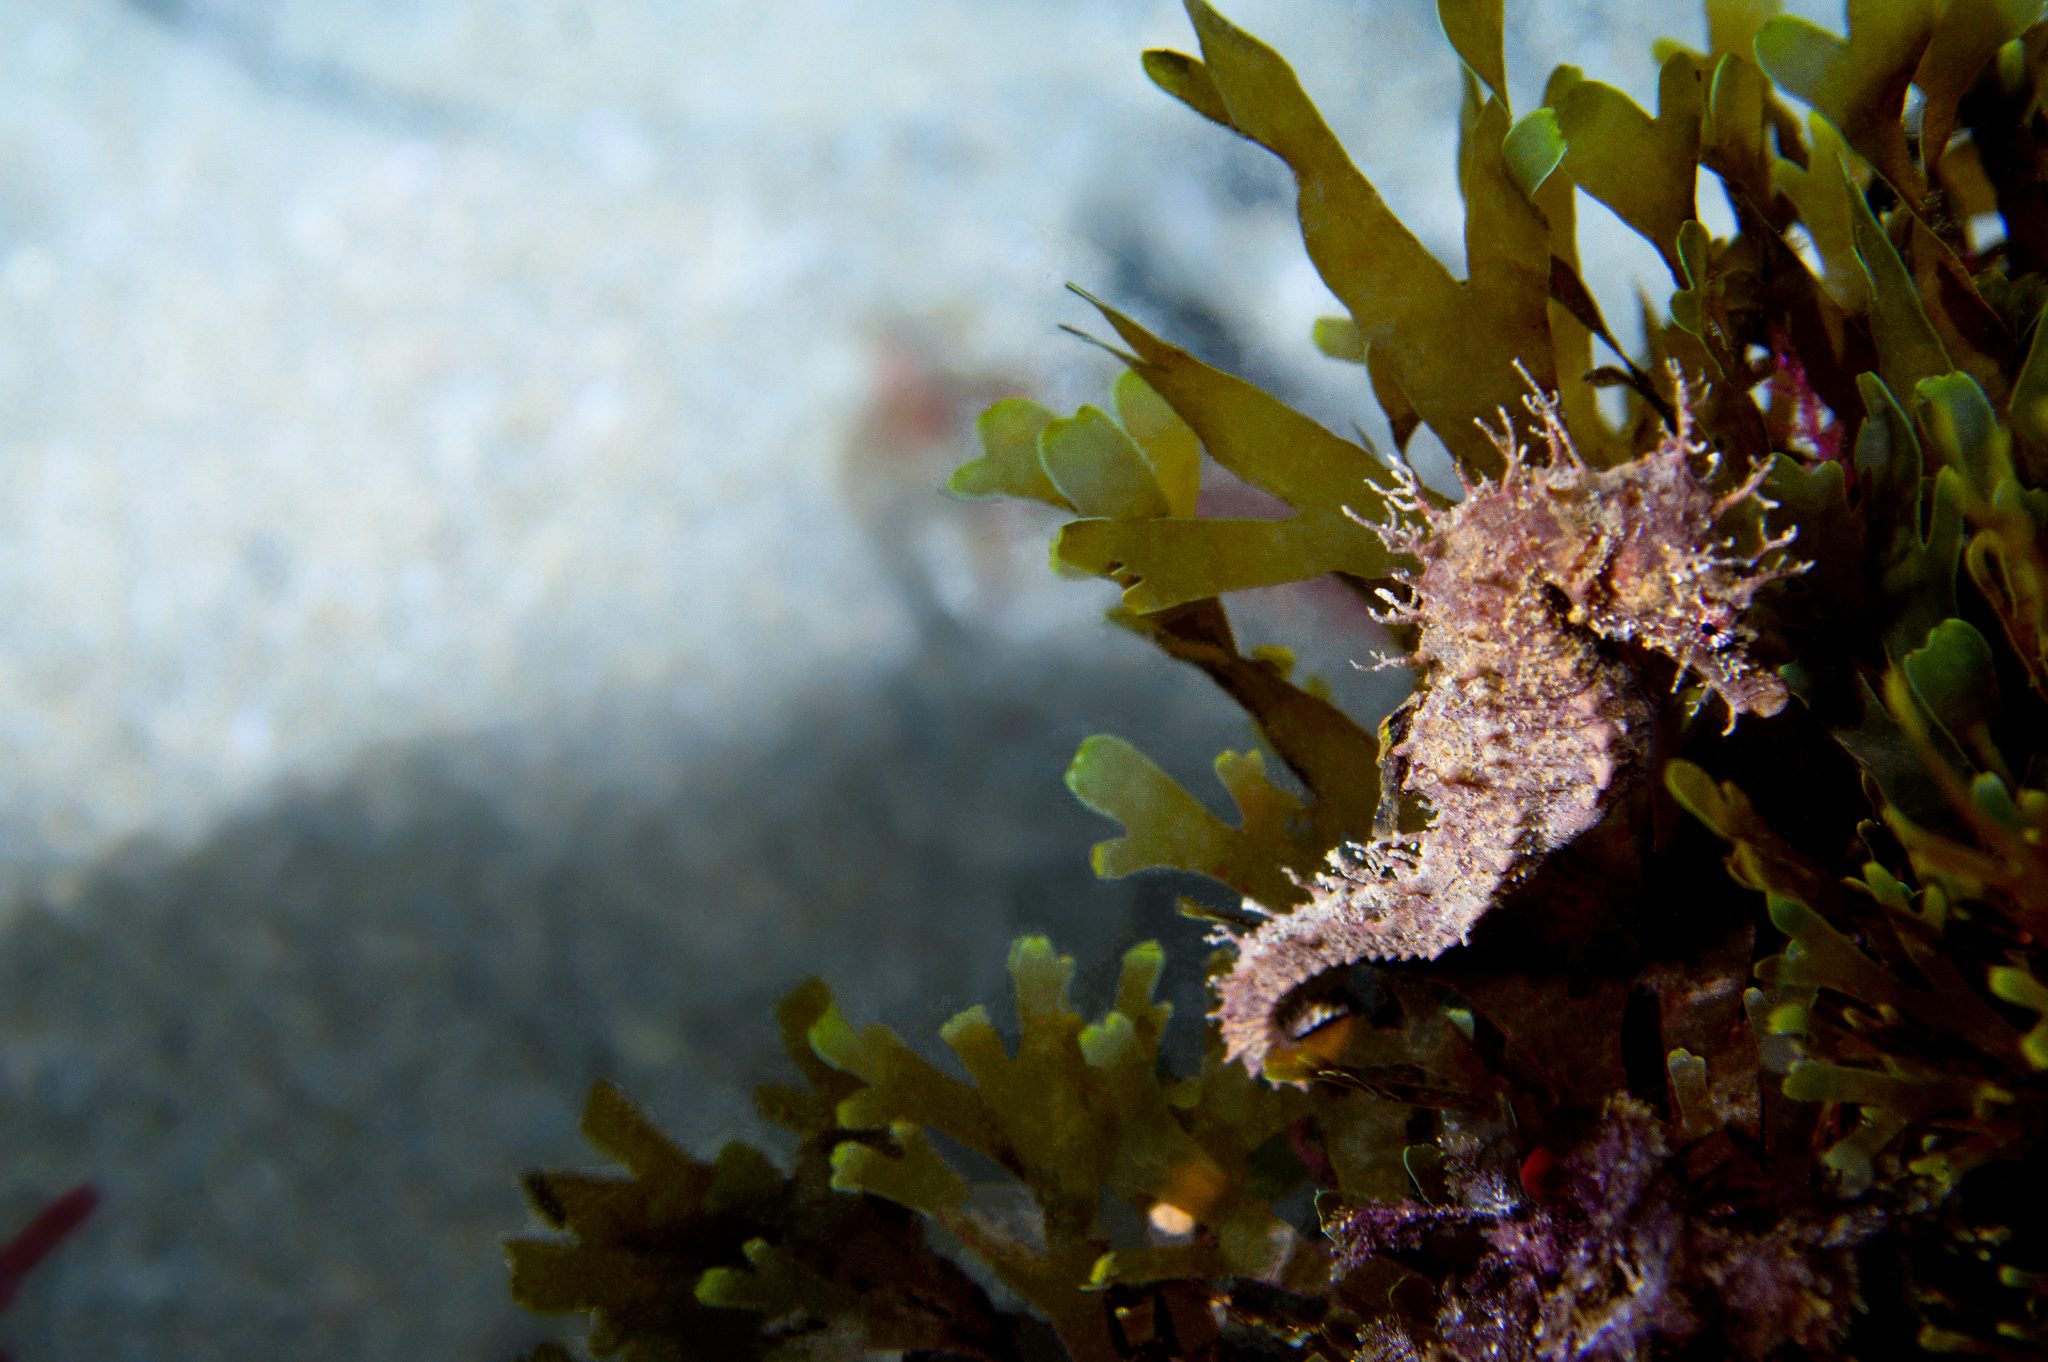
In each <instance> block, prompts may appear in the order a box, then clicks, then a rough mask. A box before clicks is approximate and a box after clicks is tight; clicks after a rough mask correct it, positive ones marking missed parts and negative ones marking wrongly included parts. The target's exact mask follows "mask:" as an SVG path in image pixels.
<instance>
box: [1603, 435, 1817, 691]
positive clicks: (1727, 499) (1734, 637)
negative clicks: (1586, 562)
mask: <svg viewBox="0 0 2048 1362" xmlns="http://www.w3.org/2000/svg"><path fill="white" fill-rule="evenodd" d="M1703 453H1704V451H1702V450H1701V449H1700V448H1699V447H1698V446H1696V445H1692V444H1690V443H1689V442H1688V441H1686V440H1685V439H1684V438H1683V436H1682V435H1674V436H1671V437H1668V438H1667V439H1666V440H1665V441H1664V442H1663V443H1662V444H1661V445H1659V446H1658V447H1657V448H1656V449H1654V450H1652V451H1651V452H1649V453H1648V454H1646V455H1644V456H1643V457H1641V458H1639V459H1636V460H1634V461H1633V462H1631V463H1628V464H1625V465H1623V466H1621V467H1620V468H1616V469H1611V470H1608V471H1606V472H1604V473H1602V474H1600V475H1598V477H1599V480H1600V481H1601V482H1602V483H1603V484H1605V485H1604V486H1602V487H1601V488H1600V490H1599V495H1598V497H1597V499H1596V500H1595V501H1593V502H1592V503H1591V504H1592V506H1596V507H1597V515H1598V519H1599V520H1600V521H1601V522H1602V524H1601V530H1602V531H1603V532H1604V533H1605V535H1606V536H1607V538H1608V540H1609V546H1610V551H1609V553H1608V554H1607V555H1606V556H1605V558H1604V561H1603V562H1602V564H1601V567H1600V570H1599V571H1598V572H1597V573H1596V574H1594V575H1592V576H1591V577H1590V578H1587V579H1582V580H1581V581H1580V582H1578V583H1575V584H1570V585H1568V586H1567V587H1566V590H1567V593H1568V594H1569V595H1572V596H1573V597H1574V600H1573V605H1574V606H1576V607H1578V608H1579V609H1580V610H1582V611H1585V612H1588V613H1590V614H1591V615H1593V616H1595V617H1596V618H1597V619H1598V620H1599V624H1597V625H1596V626H1595V627H1596V628H1597V629H1598V630H1599V632H1602V633H1605V634H1609V635H1610V636H1620V637H1623V638H1626V639H1627V640H1628V641H1630V642H1631V643H1633V644H1635V645H1636V646H1638V647H1642V648H1646V649H1649V650H1651V651H1653V652H1659V653H1663V654H1664V655H1666V656H1667V657H1670V658H1671V659H1672V660H1674V661H1676V662H1677V663H1678V665H1679V668H1680V675H1681V678H1682V677H1683V676H1685V675H1687V674H1691V675H1694V676H1697V677H1698V678H1699V679H1700V680H1701V681H1702V682H1704V683H1705V685H1706V686H1707V688H1708V689H1709V690H1711V691H1712V692H1713V693H1714V694H1716V695H1718V696H1720V697H1721V699H1722V700H1724V701H1726V702H1727V705H1728V709H1729V714H1730V719H1731V721H1732V719H1733V717H1734V716H1735V715H1738V714H1760V715H1762V714H1775V713H1777V712H1778V711H1779V710H1781V709H1783V708H1784V707H1785V701H1786V698H1787V694H1786V689H1785V683H1784V682H1783V681H1782V680H1780V679H1779V678H1778V676H1777V675H1776V673H1774V672H1772V671H1770V670H1769V669H1767V668H1765V667H1763V666H1762V665H1760V664H1759V663H1758V662H1757V661H1756V659H1755V657H1754V655H1753V654H1752V652H1751V645H1752V644H1753V643H1754V641H1755V638H1756V631H1755V629H1754V628H1752V627H1751V625H1750V623H1749V612H1750V606H1751V604H1752V603H1753V602H1754V601H1755V599H1756V596H1757V593H1758V592H1759V591H1761V590H1762V589H1763V588H1764V587H1765V586H1767V585H1768V584H1770V583H1771V582H1773V581H1776V580H1777V579H1779V578H1781V577H1786V576H1790V575H1792V574H1794V573H1797V572H1801V571H1804V565H1803V564H1796V563H1790V562H1787V561H1785V560H1784V556H1783V553H1782V550H1783V549H1784V548H1785V547H1786V546H1787V545H1788V544H1790V543H1791V541H1792V536H1791V534H1790V533H1789V532H1788V533H1786V534H1784V535H1780V536H1778V537H1775V538H1772V537H1767V536H1763V535H1762V534H1761V531H1759V530H1750V531H1747V532H1748V533H1750V534H1752V535H1755V536H1757V537H1759V538H1760V539H1761V542H1760V543H1759V544H1758V545H1757V546H1756V547H1755V548H1754V549H1753V550H1749V551H1745V550H1744V549H1743V548H1742V547H1740V546H1739V544H1738V540H1737V536H1738V534H1739V533H1741V532H1742V531H1738V530H1736V529H1734V528H1732V527H1731V525H1730V522H1731V521H1736V520H1738V519H1744V518H1747V519H1749V520H1751V521H1752V522H1753V523H1754V524H1761V520H1762V517H1761V516H1759V515H1752V516H1749V517H1743V516H1741V515H1740V514H1739V510H1740V508H1744V507H1751V508H1762V509H1767V508H1768V507H1769V506H1770V505H1771V503H1769V502H1768V501H1766V500H1765V499H1764V498H1763V495H1762V491H1761V489H1762V485H1763V480H1764V476H1765V473H1766V472H1767V469H1766V468H1759V469H1758V470H1757V471H1756V472H1755V473H1754V474H1752V475H1751V476H1750V477H1748V478H1745V479H1744V480H1743V481H1742V482H1741V483H1740V484H1738V485H1737V486H1736V487H1735V488H1734V489H1733V490H1732V491H1727V492H1723V493H1720V494H1716V493H1715V491H1714V490H1713V489H1712V487H1710V486H1709V484H1708V481H1707V479H1706V478H1705V477H1703V476H1701V475H1700V473H1699V472H1697V471H1696V470H1695V462H1696V461H1697V460H1698V459H1699V458H1700V457H1701V455H1702V454H1703ZM1708 458H1709V460H1710V461H1711V456H1710V455H1709V456H1708Z"/></svg>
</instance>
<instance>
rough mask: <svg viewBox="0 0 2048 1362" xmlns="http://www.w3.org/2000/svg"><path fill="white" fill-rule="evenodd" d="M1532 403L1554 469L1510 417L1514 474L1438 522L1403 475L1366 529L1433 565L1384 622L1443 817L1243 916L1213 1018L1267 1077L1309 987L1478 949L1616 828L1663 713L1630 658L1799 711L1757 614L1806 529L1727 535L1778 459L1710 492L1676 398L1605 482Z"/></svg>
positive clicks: (1706, 459)
mask: <svg viewBox="0 0 2048 1362" xmlns="http://www.w3.org/2000/svg"><path fill="white" fill-rule="evenodd" d="M1525 401H1526V404H1527V406H1528V408H1529V411H1530V414H1531V415H1532V416H1533V417H1534V418H1535V420H1536V424H1537V426H1538V428H1539V429H1540V430H1541V433H1542V438H1543V442H1544V444H1545V446H1546V447H1547V451H1548V459H1547V461H1546V462H1545V463H1544V464H1542V465H1540V466H1539V465H1534V464H1532V463H1531V462H1530V460H1529V458H1528V450H1527V447H1526V446H1525V445H1524V444H1523V443H1522V442H1521V441H1520V440H1519V439H1518V438H1517V437H1516V435H1515V433H1514V430H1513V428H1512V426H1511V425H1510V424H1509V422H1508V419H1507V416H1506V413H1505V412H1503V413H1502V414H1501V418H1500V427H1499V429H1498V430H1491V429H1490V430H1488V434H1489V436H1490V437H1491V438H1492V440H1493V442H1494V444H1495V446H1496V447H1497V448H1498V449H1499V450H1500V452H1501V455H1502V457H1503V460H1504V463H1505V468H1504V471H1503V472H1502V474H1501V475H1500V477H1499V478H1498V479H1494V480H1490V481H1484V482H1481V483H1479V484H1478V485H1476V486H1467V488H1466V491H1465V496H1464V498H1463V499H1462V500H1460V501H1458V502H1456V503H1454V504H1452V505H1451V506H1450V507H1449V508H1448V509H1443V508H1439V507H1437V506H1435V505H1433V504H1432V502H1431V501H1430V500H1429V498H1428V497H1427V496H1426V495H1425V494H1424V492H1423V490H1422V488H1421V486H1420V484H1419V483H1418V482H1417V481H1416V479H1415V476H1414V474H1413V473H1412V472H1410V471H1408V470H1406V469H1405V467H1397V468H1396V469H1395V479H1396V486H1395V488H1394V491H1393V493H1392V495H1391V496H1390V497H1389V504H1390V506H1391V507H1392V508H1393V510H1394V511H1395V512H1396V513H1397V514H1398V517H1399V518H1398V519H1396V520H1394V521H1392V522H1390V523H1381V522H1376V521H1365V520H1360V523H1361V524H1364V525H1366V526H1367V527H1368V528H1369V529H1371V530H1373V531H1374V532H1375V533H1376V534H1378V535H1379V536H1380V537H1381V539H1382V540H1383V541H1384V542H1385V543H1386V544H1387V545H1388V547H1389V548H1391V549H1393V550H1394V551H1395V552H1396V553H1397V554H1400V555H1403V556H1405V557H1406V558H1409V559H1413V560H1414V561H1415V562H1416V563H1418V564H1419V566H1418V567H1417V568H1416V569H1414V570H1412V571H1408V572H1405V573H1403V574H1401V576H1400V579H1399V583H1398V584H1399V585H1400V586H1401V587H1402V588H1403V590H1402V592H1401V594H1398V595H1397V594H1395V592H1393V591H1383V596H1384V598H1385V600H1386V601H1387V604H1388V605H1389V606H1390V607H1391V609H1390V610H1389V611H1388V612H1386V613H1387V617H1388V618H1390V619H1393V620H1398V621H1400V622H1407V623H1413V624H1415V625H1416V626H1418V630H1417V636H1416V647H1415V651H1414V654H1413V656H1412V657H1411V658H1408V659H1400V660H1398V661H1399V664H1400V665H1408V666H1413V667H1415V668H1417V670H1418V679H1419V686H1418V691H1419V694H1418V695H1417V696H1416V697H1415V698H1414V699H1412V700H1411V701H1410V703H1409V706H1408V707H1407V709H1406V727H1405V732H1404V733H1403V735H1402V736H1401V737H1400V739H1399V741H1398V742H1396V743H1395V744H1394V745H1392V746H1391V747H1390V748H1389V750H1388V751H1387V753H1386V754H1385V756H1386V759H1387V761H1388V764H1389V769H1390V770H1391V771H1392V772H1394V773H1395V784H1396V786H1397V789H1398V793H1399V794H1404V795H1407V796H1413V797H1419V798H1420V799H1422V800H1423V801H1425V802H1426V803H1427V805H1428V809H1429V818H1428V822H1427V824H1426V825H1425V826H1424V827H1423V828H1422V829H1421V830H1420V831H1419V832H1415V833H1411V834H1407V835H1398V834H1393V833H1384V834H1382V835H1378V836H1375V837H1373V838H1372V839H1371V840H1369V841H1365V842H1349V843H1346V844H1344V845H1343V846H1340V847H1339V848H1338V849H1337V850H1335V851H1334V852H1332V853H1331V855H1330V860H1329V864H1328V867H1327V869H1325V870H1324V871H1322V872H1320V873H1318V874H1317V875H1316V876H1314V877H1313V879H1312V880H1311V881H1310V882H1309V885H1308V888H1309V891H1310V897H1309V900H1308V902H1307V903H1305V904H1303V905H1302V906H1301V907H1299V908H1296V909H1295V910H1294V911H1292V912H1288V913H1284V914H1278V915H1275V914H1270V913H1267V912H1266V910H1265V909H1264V908H1262V907H1261V906H1260V905H1257V904H1250V903H1248V904H1247V907H1248V908H1249V909H1250V910H1251V911H1252V912H1253V913H1254V914H1256V915H1260V916H1263V917H1265V919H1266V920H1265V921H1263V922H1261V923H1260V924H1259V925H1258V926H1257V927H1255V928H1253V929H1251V930H1249V931H1245V932H1243V933H1242V934H1239V935H1235V936H1232V937H1230V938H1229V939H1231V940H1232V941H1233V942H1234V944H1235V945H1236V947H1237V959H1236V962H1235V964H1234V965H1233V967H1232V969H1231V971H1230V973H1229V974H1228V975H1226V976H1225V977H1224V978H1223V979H1222V981H1221V983H1220V984H1219V986H1218V994H1219V999H1220V1002H1219V1006H1218V1007H1217V1009H1216V1011H1215V1013H1214V1014H1213V1015H1214V1016H1215V1018H1216V1019H1217V1020H1218V1021H1219V1022H1220V1024H1221V1027H1222V1033H1223V1039H1224V1044H1225V1048H1226V1052H1227V1053H1228V1055H1229V1057H1230V1058H1232V1059H1235V1060H1240V1061H1242V1062H1243V1063H1244V1065H1245V1066H1246V1068H1248V1069H1249V1070H1251V1072H1252V1073H1254V1074H1257V1073H1260V1072H1262V1070H1263V1068H1264V1065H1265V1060H1266V1057H1267V1056H1268V1055H1269V1054H1270V1053H1271V1052H1272V1050H1273V1049H1274V1048H1275V1047H1276V1046H1279V1045H1282V1044H1285V1043H1287V1042H1289V1041H1290V1040H1292V1039H1295V1038H1296V1036H1295V1033H1298V1032H1299V1031H1300V1030H1301V1029H1302V1025H1301V1023H1302V1022H1303V1021H1304V1020H1306V1021H1307V1022H1309V1023H1310V1024H1312V1023H1313V1022H1314V1021H1315V1020H1316V1017H1315V1016H1313V1015H1309V1016H1306V1017H1296V1018H1289V1017H1288V1016H1287V1015H1286V1010H1287V1007H1288V1004H1289V1002H1290V995H1295V994H1296V992H1297V990H1299V989H1300V988H1301V986H1302V985H1304V984H1306V983H1308V982H1309V981H1311V980H1312V979H1314V978H1315V977H1316V976H1318V975H1321V974H1323V973H1325V972H1326V971H1329V970H1332V969H1336V968H1339V967H1342V966H1345V965H1351V964H1355V963H1357V962H1359V961H1362V960H1395V959H1407V958H1423V959H1430V958H1434V957H1436V956H1438V955H1441V954H1442V953H1443V952H1444V951H1446V950H1449V949H1450V948H1451V947H1453V946H1457V945H1461V944H1463V943H1464V942H1465V941H1466V939H1467V938H1468V937H1469V935H1470V933H1471V931H1472V928H1473V926H1474V924H1475V923H1477V922H1478V921H1479V919H1480V918H1481V917H1482V916H1483V915H1484V914H1485V913H1486V912H1487V910H1488V909H1490V908H1491V907H1493V906H1494V905H1495V904H1496V903H1497V902H1499V900H1500V898H1501V896H1502V895H1503V894H1504V893H1505V892H1506V891H1507V890H1509V889H1510V888H1512V887H1513V886H1514V885H1515V884H1516V883H1517V882H1518V881H1520V880H1522V879H1524V878H1526V877H1527V876H1528V875H1529V874H1530V872H1531V871H1533V870H1534V869H1535V868H1536V866H1538V865H1539V864H1541V862H1542V861H1543V859H1544V858H1545V857H1547V856H1549V855H1550V854H1551V853H1553V852H1555V851H1556V850H1557V849H1558V848H1560V847H1562V846H1564V845H1565V844H1566V843H1568V842H1570V841H1572V840H1573V839H1575V838H1577V837H1578V836H1580V835H1581V834H1582V833H1585V832H1586V831H1588V830H1589V829H1591V828H1592V827H1593V826H1594V825H1595V824H1597V823H1598V822H1599V821H1600V819H1601V818H1602V816H1603V815H1604V814H1605V813H1606V812H1607V810H1608V808H1609V807H1611V805H1612V804H1613V802H1614V801H1615V799H1616V798H1617V797H1618V796H1619V795H1620V794H1621V793H1622V792H1623V791H1624V790H1625V789H1626V788H1627V787H1628V785H1629V783H1630V782H1631V781H1632V779H1633V778H1634V777H1635V775H1636V774H1637V773H1638V772H1639V771H1640V770H1641V768H1642V767H1643V765H1644V763H1645V761H1646V760H1647V759H1648V757H1649V754H1650V750H1651V739H1652V737H1653V728H1654V724H1655V711H1654V710H1653V708H1652V705H1651V703H1650V699H1649V697H1648V695H1647V694H1646V692H1645V690H1644V677H1643V676H1642V674H1641V668H1640V665H1639V664H1638V663H1632V662H1631V661H1630V660H1629V650H1630V649H1634V650H1637V654H1638V656H1640V655H1641V653H1643V652H1652V653H1661V654H1663V655H1665V656H1667V657H1669V658H1671V659H1672V660H1674V661H1675V662H1677V664H1678V680H1679V681H1680V682H1682V681H1683V680H1684V679H1685V678H1686V677H1687V676H1688V675H1696V676H1697V677H1698V678H1699V679H1700V681H1701V682H1703V683H1704V686H1705V688H1706V690H1707V691H1708V692H1710V693H1711V694H1713V695H1716V696H1719V697H1720V699H1721V700H1722V701H1723V702H1724V703H1725V704H1726V705H1727V707H1728V726H1729V728H1730V729H1732V728H1733V727H1734V724H1735V719H1736V716H1738V715H1746V714H1753V715H1770V714H1775V713H1777V712H1778V711H1779V710H1781V709H1782V708H1784V705H1785V702H1786V689H1785V685H1784V683H1783V682H1782V681H1781V680H1779V678H1778V677H1777V676H1776V675H1775V674H1774V673H1772V672H1770V671H1768V670H1766V669H1765V668H1763V667H1762V666H1760V665H1758V663H1757V662H1756V661H1755V660H1754V659H1753V657H1752V656H1751V651H1750V648H1751V644H1752V643H1753V642H1754V630H1753V629H1752V628H1751V627H1750V625H1749V624H1748V623H1747V620H1746V617H1747V615H1748V612H1749V608H1750V605H1751V603H1752V602H1753V601H1754V600H1755V598H1756V595H1757V593H1758V592H1759V591H1761V590H1762V589H1763V588H1764V587H1765V586H1766V585H1768V584H1769V583H1771V582H1773V581H1775V580H1777V579H1779V578H1781V577H1786V576H1790V575H1792V574H1794V573H1797V572H1800V571H1803V570H1804V569H1805V567H1806V566H1808V565H1806V564H1800V563H1793V562H1790V561H1788V560H1787V559H1786V558H1785V557H1784V556H1783V555H1782V552H1781V551H1782V550H1783V549H1785V548H1786V546H1787V545H1789V544H1790V543H1791V542H1792V539H1793V535H1794V533H1795V531H1792V530H1787V531H1786V532H1784V533H1783V534H1782V535H1779V536H1776V537H1769V536H1764V537H1763V542H1762V544H1761V546H1760V547H1759V548H1757V549H1756V550H1755V551H1754V552H1750V553H1744V552H1742V551H1741V550H1739V549H1738V548H1737V547H1736V544H1735V541H1734V539H1733V538H1732V537H1729V536H1726V535H1723V534H1721V533H1720V532H1719V531H1718V530H1717V522H1719V521H1720V520H1721V519H1722V518H1723V517H1724V516H1726V515H1727V514H1728V513H1729V512H1730V511H1733V510H1734V509H1735V508H1736V507H1738V506H1739V505H1741V504H1743V503H1745V502H1756V503H1759V504H1760V508H1761V509H1762V510H1769V509H1771V508H1772V507H1773V506H1774V504H1775V503H1772V502H1770V501H1769V500H1768V499H1766V498H1765V497H1764V496H1763V492H1762V487H1763V482H1764V478H1765V475H1766V473H1767V471H1768V465H1767V464H1764V465H1760V466H1759V467H1757V468H1756V469H1755V470H1754V471H1753V472H1751V473H1750V474H1749V475H1748V476H1747V477H1745V478H1744V479H1743V480H1741V481H1740V482H1739V483H1738V484H1737V485H1736V486H1735V487H1734V488H1733V489H1732V490H1730V491H1727V492H1724V493H1721V494H1716V493H1715V492H1714V491H1713V490H1711V488H1710V487H1709V485H1708V482H1709V479H1711V478H1713V477H1714V475H1715V474H1716V473H1718V471H1719V464H1720V460H1719V456H1718V455H1717V454H1716V453H1715V452H1714V451H1712V450H1710V449H1709V448H1708V447H1707V446H1706V445H1705V444H1704V443H1702V442H1700V441H1698V440H1696V439H1695V438H1694V437H1693V431H1692V423H1691V417H1690V412H1689V408H1688V403H1687V398H1686V394H1685V392H1684V390H1683V388H1682V386H1681V387H1680V388H1679V390H1678V401H1677V402H1676V404H1675V406H1676V416H1675V419H1674V422H1673V428H1672V429H1671V430H1670V431H1669V432H1668V433H1667V434H1666V435H1665V436H1664V438H1663V439H1662V440H1661V441H1660V443H1659V444H1658V445H1657V446H1656V448H1654V449H1652V450H1650V451H1649V452H1647V453H1645V454H1642V455H1639V456H1638V457H1636V458H1635V459H1633V460H1631V461H1629V462H1627V463H1623V464H1620V465H1617V466H1615V467H1612V468H1592V467H1589V466H1588V465H1587V464H1586V463H1584V462H1583V461H1582V460H1581V459H1580V458H1579V456H1578V454H1577V451H1576V450H1575V449H1574V448H1573V446H1572V443H1571V438H1570V436H1569V434H1568V433H1567V432H1566V430H1565V427H1564V423H1563V420H1562V418H1561V416H1560V414H1559V410H1558V404H1557V400H1556V398H1555V397H1554V396H1546V395H1544V394H1541V393H1539V392H1534V391H1532V393H1531V395H1530V396H1529V397H1528V398H1527V399H1525ZM1695 460H1699V461H1701V462H1702V464H1703V472H1696V471H1695V469H1694V466H1693V465H1694V461H1695ZM1759 523H1761V522H1759ZM1616 645H1624V646H1620V647H1617V646H1616ZM1394 661H1397V660H1395V659H1382V662H1394ZM1394 797H1396V794H1395V791H1394V790H1389V791H1387V792H1385V793H1383V795H1382V798H1383V799H1391V798H1394ZM1382 826H1383V827H1389V826H1391V824H1390V822H1389V820H1385V819H1383V820H1382ZM1290 1021H1291V1022H1292V1023H1293V1025H1292V1026H1290Z"/></svg>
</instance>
